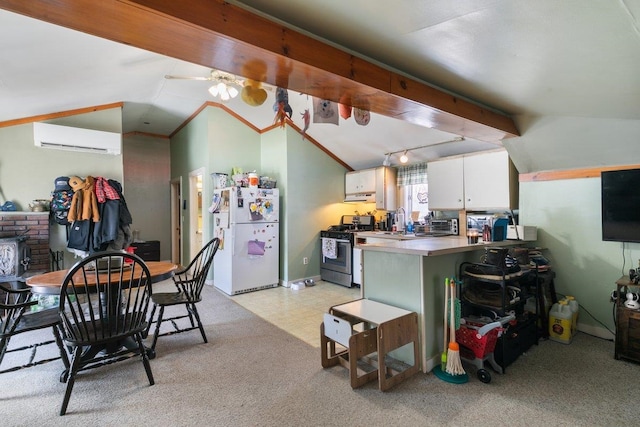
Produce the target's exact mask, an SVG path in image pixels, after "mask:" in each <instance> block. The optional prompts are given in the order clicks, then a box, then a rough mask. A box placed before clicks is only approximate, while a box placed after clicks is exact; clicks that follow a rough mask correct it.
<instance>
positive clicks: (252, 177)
mask: <svg viewBox="0 0 640 427" xmlns="http://www.w3.org/2000/svg"><path fill="white" fill-rule="evenodd" d="M249 188H258V174H257V173H255V172H249Z"/></svg>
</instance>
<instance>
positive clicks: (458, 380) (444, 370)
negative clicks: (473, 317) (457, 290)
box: [433, 277, 469, 384]
mask: <svg viewBox="0 0 640 427" xmlns="http://www.w3.org/2000/svg"><path fill="white" fill-rule="evenodd" d="M444 283H445V292H444V315H443V318H444V326H443V330H442V335H443V340H444V343H443V345H442V355H441V364H440V366H436V367H435V368H433V374H434V375H435V376H436V377H438V378H440V379H441V380H443V381H446V382H448V383H454V384H463V383H466V382H467V381H468V380H469V376H468V375H467V374H464V375H452V374H450V373H449V372H448V369H449V363H448V351H447V344H448V341H449V339H448V337H447V331H448V327H449V323H451V324H454V327H453V328H454V329H452V332H451V333H452V334H453V337H452V338H453V339H454V340H455V322H454V320H455V317H454V316H456V314H455V313H452V316H451V317H452V318H451V319H449V318H448V317H449V316H448V315H449V313H448V312H447V309H448V306H449V304H450V303H451V307H452V311H455V310H453V309H454V307H455V302H454V301H453V297H452V296H451V295H450V294H449V286H450V282H449V278H448V277H447V278H446V279H445V282H444ZM451 284H452V285H453V284H455V279H451ZM452 289H453V288H452ZM450 345H451V344H450V343H449V346H450ZM456 345H457V344H456ZM449 351H450V350H449ZM458 363H461V362H460V355H459V354H458Z"/></svg>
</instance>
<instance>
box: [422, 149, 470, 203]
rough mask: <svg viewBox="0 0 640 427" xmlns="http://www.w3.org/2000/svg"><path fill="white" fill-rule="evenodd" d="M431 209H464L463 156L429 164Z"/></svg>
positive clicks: (428, 177)
mask: <svg viewBox="0 0 640 427" xmlns="http://www.w3.org/2000/svg"><path fill="white" fill-rule="evenodd" d="M427 179H428V182H429V187H428V188H429V210H432V211H433V210H460V209H464V163H463V158H462V157H452V158H450V159H445V160H438V161H435V162H430V163H429V164H428V165H427Z"/></svg>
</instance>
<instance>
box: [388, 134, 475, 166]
mask: <svg viewBox="0 0 640 427" xmlns="http://www.w3.org/2000/svg"><path fill="white" fill-rule="evenodd" d="M459 141H464V137H458V138H454V139H450V140H448V141H442V142H436V143H435V144H428V145H421V146H419V147H413V148H407V149H404V150H399V151H391V152H389V153H385V155H384V156H385V157H384V161H383V162H382V166H391V156H392V155H394V154H398V153H402V156H400V163H402V164H404V163H407V162H408V161H409V156H407V153H408V152H409V151H413V150H420V149H421V148H429V147H435V146H436V145H441V144H448V143H450V142H459Z"/></svg>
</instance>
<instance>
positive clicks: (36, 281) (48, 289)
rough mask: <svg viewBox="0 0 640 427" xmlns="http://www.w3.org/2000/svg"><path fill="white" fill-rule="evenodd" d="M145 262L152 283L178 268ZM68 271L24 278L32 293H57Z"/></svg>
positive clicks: (172, 264)
mask: <svg viewBox="0 0 640 427" xmlns="http://www.w3.org/2000/svg"><path fill="white" fill-rule="evenodd" d="M146 264H147V267H148V268H149V273H150V274H151V282H152V283H157V282H161V281H163V280H166V279H169V278H171V277H172V276H173V273H174V271H175V270H177V269H178V265H177V264H174V263H172V262H168V261H148V262H146ZM68 271H69V270H58V271H50V272H48V273H43V274H38V275H36V276H32V277H29V278H28V279H27V280H26V283H27V285H28V286H30V287H31V292H32V293H34V294H45V295H59V294H60V286H62V281H63V280H64V276H66V275H67V272H68ZM126 274H127V271H126V270H125V277H126Z"/></svg>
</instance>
